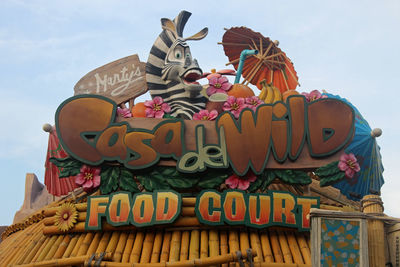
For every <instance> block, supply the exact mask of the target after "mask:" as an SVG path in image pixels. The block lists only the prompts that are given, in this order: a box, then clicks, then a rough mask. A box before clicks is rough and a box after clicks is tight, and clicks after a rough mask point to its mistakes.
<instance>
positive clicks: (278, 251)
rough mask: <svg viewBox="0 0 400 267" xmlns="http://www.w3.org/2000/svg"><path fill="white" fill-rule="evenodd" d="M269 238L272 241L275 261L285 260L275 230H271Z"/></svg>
mask: <svg viewBox="0 0 400 267" xmlns="http://www.w3.org/2000/svg"><path fill="white" fill-rule="evenodd" d="M269 240H270V241H271V247H272V251H273V254H274V258H275V262H283V255H282V251H281V247H280V245H279V240H278V235H277V233H276V232H275V231H274V230H271V231H270V232H269Z"/></svg>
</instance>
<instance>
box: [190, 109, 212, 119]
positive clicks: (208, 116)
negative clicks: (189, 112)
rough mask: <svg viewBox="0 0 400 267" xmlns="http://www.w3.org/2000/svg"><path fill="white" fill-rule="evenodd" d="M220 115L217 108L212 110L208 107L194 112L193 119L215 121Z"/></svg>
mask: <svg viewBox="0 0 400 267" xmlns="http://www.w3.org/2000/svg"><path fill="white" fill-rule="evenodd" d="M217 116H218V111H216V110H215V109H213V110H211V111H210V112H209V111H208V110H206V109H203V110H200V111H199V112H198V113H195V114H193V120H198V121H213V120H215V118H216V117H217Z"/></svg>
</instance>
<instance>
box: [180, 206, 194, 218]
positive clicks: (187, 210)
mask: <svg viewBox="0 0 400 267" xmlns="http://www.w3.org/2000/svg"><path fill="white" fill-rule="evenodd" d="M181 216H183V217H186V216H191V217H194V216H196V212H195V211H194V207H182V209H181Z"/></svg>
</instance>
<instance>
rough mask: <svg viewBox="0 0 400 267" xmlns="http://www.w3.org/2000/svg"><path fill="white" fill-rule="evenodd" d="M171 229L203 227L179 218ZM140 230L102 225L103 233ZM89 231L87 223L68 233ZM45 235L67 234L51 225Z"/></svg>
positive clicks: (187, 219)
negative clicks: (86, 226)
mask: <svg viewBox="0 0 400 267" xmlns="http://www.w3.org/2000/svg"><path fill="white" fill-rule="evenodd" d="M169 226H171V227H196V226H201V224H200V222H199V219H198V218H197V217H179V218H178V219H177V220H176V221H175V222H174V223H172V224H170V225H169ZM137 229H138V228H137V227H136V226H134V225H126V226H118V227H116V226H112V225H110V224H108V223H103V224H102V231H131V230H137ZM85 232H87V230H86V229H85V222H84V221H82V222H78V223H76V224H75V226H74V228H72V229H71V230H69V231H68V233H85ZM43 234H44V235H59V234H65V232H62V231H60V230H59V229H58V227H57V226H54V225H49V226H45V227H44V228H43Z"/></svg>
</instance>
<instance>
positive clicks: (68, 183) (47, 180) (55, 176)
mask: <svg viewBox="0 0 400 267" xmlns="http://www.w3.org/2000/svg"><path fill="white" fill-rule="evenodd" d="M46 126H47V127H46V129H45V130H46V131H48V132H49V134H50V135H49V143H48V147H47V155H46V163H45V169H46V171H45V175H44V184H45V185H46V188H47V191H48V192H49V193H50V194H52V195H53V196H63V195H67V194H68V193H69V192H71V191H73V190H74V189H75V188H77V187H78V186H77V185H76V184H75V176H70V177H65V178H59V174H60V169H59V168H58V167H57V166H56V165H54V164H53V163H51V162H50V160H49V159H50V158H51V157H56V158H65V157H68V154H67V153H66V152H65V151H64V149H63V148H62V147H61V144H60V141H59V140H58V137H57V131H56V130H55V128H54V127H51V126H50V125H46ZM48 126H50V127H48ZM44 128H45V127H44Z"/></svg>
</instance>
